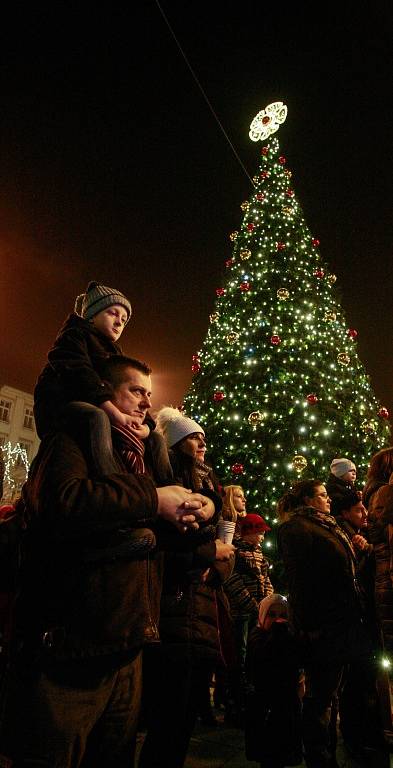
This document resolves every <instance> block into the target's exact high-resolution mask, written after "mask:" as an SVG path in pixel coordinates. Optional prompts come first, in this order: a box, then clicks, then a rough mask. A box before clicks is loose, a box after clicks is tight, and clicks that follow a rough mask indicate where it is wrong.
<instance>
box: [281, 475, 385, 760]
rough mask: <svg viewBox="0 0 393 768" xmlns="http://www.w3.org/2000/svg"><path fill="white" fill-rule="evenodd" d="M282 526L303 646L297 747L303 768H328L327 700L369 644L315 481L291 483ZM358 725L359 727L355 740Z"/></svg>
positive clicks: (362, 661) (343, 551)
mask: <svg viewBox="0 0 393 768" xmlns="http://www.w3.org/2000/svg"><path fill="white" fill-rule="evenodd" d="M279 510H280V514H281V515H282V516H283V519H285V522H283V523H282V525H281V526H280V527H279V531H278V543H279V549H280V552H281V557H282V560H283V563H284V568H285V574H286V578H287V583H288V587H289V604H290V609H291V614H292V623H293V626H294V629H295V631H296V632H297V633H298V634H299V636H300V637H301V638H302V639H303V642H304V647H305V668H306V695H305V698H304V700H303V742H304V749H305V758H306V765H307V766H308V768H323V767H324V766H331V765H332V763H333V760H334V749H335V744H334V739H331V738H330V729H329V723H330V714H331V706H332V700H333V699H334V698H335V696H336V694H337V690H338V687H339V684H340V680H341V676H342V671H343V667H344V665H345V664H346V663H356V664H357V665H358V667H359V669H362V667H364V669H366V668H367V663H368V658H369V653H370V643H369V640H368V638H367V635H366V633H365V631H364V628H363V623H362V607H361V600H360V594H359V589H358V586H357V583H356V573H355V567H356V556H355V552H354V549H353V547H352V544H351V542H350V540H349V538H348V537H347V535H346V534H345V533H344V531H343V530H342V529H341V528H340V527H339V526H338V525H337V522H336V520H335V519H334V518H333V517H332V516H331V515H330V499H329V496H328V494H327V492H326V488H325V486H324V485H323V484H322V483H321V482H320V481H319V480H305V481H301V482H298V483H296V484H295V485H294V486H293V488H292V489H291V490H290V491H289V492H288V493H287V494H285V496H284V497H283V498H282V499H281V500H280V503H279ZM361 733H362V723H359V741H360V738H361Z"/></svg>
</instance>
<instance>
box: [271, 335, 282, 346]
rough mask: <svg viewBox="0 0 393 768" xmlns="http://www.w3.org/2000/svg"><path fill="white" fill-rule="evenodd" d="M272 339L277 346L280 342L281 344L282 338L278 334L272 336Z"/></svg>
mask: <svg viewBox="0 0 393 768" xmlns="http://www.w3.org/2000/svg"><path fill="white" fill-rule="evenodd" d="M270 341H271V343H272V344H274V346H275V347H278V345H279V344H281V339H280V337H279V336H277V334H276V333H275V334H273V336H271V337H270Z"/></svg>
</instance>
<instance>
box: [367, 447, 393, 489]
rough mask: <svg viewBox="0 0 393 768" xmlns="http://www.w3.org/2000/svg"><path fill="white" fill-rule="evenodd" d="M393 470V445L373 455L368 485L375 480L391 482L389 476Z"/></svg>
mask: <svg viewBox="0 0 393 768" xmlns="http://www.w3.org/2000/svg"><path fill="white" fill-rule="evenodd" d="M392 472H393V447H390V448H382V450H381V451H378V453H374V456H372V457H371V460H370V464H369V468H368V472H367V478H366V486H367V485H368V483H370V482H371V481H373V480H380V481H382V482H384V483H388V482H389V477H390V475H391V474H392Z"/></svg>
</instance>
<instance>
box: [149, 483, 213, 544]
mask: <svg viewBox="0 0 393 768" xmlns="http://www.w3.org/2000/svg"><path fill="white" fill-rule="evenodd" d="M156 491H157V496H158V510H157V512H158V514H159V515H160V517H163V518H164V519H165V520H168V522H170V523H173V525H175V526H176V528H177V529H178V530H179V531H181V532H182V533H184V532H185V531H187V530H188V529H189V528H194V529H196V528H199V525H198V523H197V516H198V515H199V514H201V510H202V507H203V506H204V502H205V500H206V499H205V497H204V496H201V494H200V493H192V492H191V491H190V490H188V488H182V486H180V485H167V486H166V487H165V488H156ZM207 501H209V499H207ZM213 508H214V505H213ZM202 514H203V513H202ZM202 519H204V518H203V517H202Z"/></svg>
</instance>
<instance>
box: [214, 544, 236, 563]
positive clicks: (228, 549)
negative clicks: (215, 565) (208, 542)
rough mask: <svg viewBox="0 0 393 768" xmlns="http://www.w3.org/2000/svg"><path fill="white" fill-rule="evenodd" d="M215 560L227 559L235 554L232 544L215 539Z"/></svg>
mask: <svg viewBox="0 0 393 768" xmlns="http://www.w3.org/2000/svg"><path fill="white" fill-rule="evenodd" d="M214 543H215V545H216V560H229V559H230V558H231V557H233V555H234V554H235V547H234V546H233V544H224V542H223V541H221V540H220V539H216V540H215V542H214Z"/></svg>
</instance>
